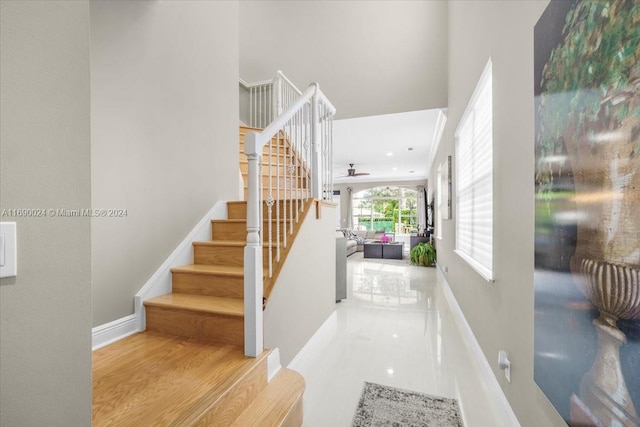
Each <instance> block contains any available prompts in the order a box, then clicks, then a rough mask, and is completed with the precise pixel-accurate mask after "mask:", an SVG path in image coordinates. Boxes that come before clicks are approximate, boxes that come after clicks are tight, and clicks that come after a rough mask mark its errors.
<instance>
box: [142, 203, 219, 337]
mask: <svg viewBox="0 0 640 427" xmlns="http://www.w3.org/2000/svg"><path fill="white" fill-rule="evenodd" d="M226 218H227V202H226V201H219V202H217V203H216V204H215V205H214V206H213V208H211V210H210V211H209V212H207V214H206V215H205V216H204V217H203V218H202V219H201V220H200V222H198V224H197V225H196V226H195V227H194V228H193V230H191V232H190V233H189V234H188V235H187V236H186V237H185V238H184V240H183V241H182V242H181V243H180V244H179V245H178V247H177V248H176V249H175V250H174V251H173V252H172V253H171V255H169V257H168V258H167V259H166V261H165V262H163V263H162V265H161V266H160V267H159V268H158V269H157V270H156V272H155V273H153V275H152V276H151V278H150V279H149V280H148V281H147V283H145V285H144V286H143V287H142V288H141V289H140V290H139V291H138V293H137V294H136V296H135V316H136V319H137V322H138V330H139V331H143V330H144V329H145V325H146V319H145V316H144V307H143V305H142V303H143V302H144V301H145V300H148V299H150V298H155V297H157V296H160V295H164V294H168V293H170V292H171V269H172V268H173V267H178V266H181V265H186V264H191V263H193V244H192V243H193V242H194V241H199V240H210V239H211V220H212V219H226Z"/></svg>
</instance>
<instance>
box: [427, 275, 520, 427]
mask: <svg viewBox="0 0 640 427" xmlns="http://www.w3.org/2000/svg"><path fill="white" fill-rule="evenodd" d="M436 265H437V268H436V271H437V275H438V278H439V280H440V283H442V291H443V293H444V296H445V298H446V299H447V303H448V304H449V307H450V308H451V314H452V315H453V319H454V321H455V322H456V324H457V325H458V329H459V330H460V332H461V333H462V338H463V339H464V341H465V342H466V343H467V344H468V345H469V348H470V350H471V353H472V355H473V357H474V358H475V359H476V360H477V361H478V367H479V370H480V372H479V373H480V376H481V377H482V378H483V380H484V383H485V384H486V385H487V386H488V387H489V390H490V391H491V393H490V394H491V395H492V396H493V397H494V398H495V399H496V400H497V401H498V403H499V405H498V406H499V409H500V410H502V411H503V413H502V415H503V417H504V418H505V419H508V420H510V424H509V425H512V426H514V427H520V422H519V421H518V418H516V414H515V413H514V412H513V409H512V408H511V405H509V401H508V400H507V397H506V396H505V395H504V391H502V387H500V383H498V380H497V379H496V377H495V375H494V374H493V370H492V369H491V365H489V361H488V360H487V358H486V357H485V355H484V352H483V351H482V348H481V347H480V344H479V343H478V340H477V339H476V336H475V335H474V334H473V331H472V330H471V326H469V323H468V322H467V319H466V318H465V317H464V313H463V312H462V309H461V308H460V305H458V301H457V300H456V297H455V296H454V295H453V292H452V291H451V287H450V286H449V282H447V279H446V277H445V275H444V274H443V273H442V270H441V269H440V265H438V264H436Z"/></svg>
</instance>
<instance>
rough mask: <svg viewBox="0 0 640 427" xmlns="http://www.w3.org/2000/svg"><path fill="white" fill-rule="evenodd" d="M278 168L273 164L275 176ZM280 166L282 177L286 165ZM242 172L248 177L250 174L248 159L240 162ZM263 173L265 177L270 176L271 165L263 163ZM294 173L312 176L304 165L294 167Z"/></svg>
mask: <svg viewBox="0 0 640 427" xmlns="http://www.w3.org/2000/svg"><path fill="white" fill-rule="evenodd" d="M277 166H278V164H277V163H273V164H272V173H273V174H275V172H276V168H277ZM279 166H280V169H281V171H280V174H281V175H282V174H283V171H284V170H283V168H284V167H285V166H286V165H283V164H282V162H281V163H280V165H279ZM240 172H241V173H242V175H243V176H246V175H247V173H248V172H249V167H248V163H247V160H246V159H244V160H241V161H240ZM261 172H262V175H263V176H264V175H268V174H269V165H268V163H263V164H262V168H261ZM287 172H288V171H287ZM293 173H294V174H297V176H305V173H306V174H307V176H310V174H309V173H308V172H307V171H306V169H305V168H304V166H302V165H298V166H294V169H293Z"/></svg>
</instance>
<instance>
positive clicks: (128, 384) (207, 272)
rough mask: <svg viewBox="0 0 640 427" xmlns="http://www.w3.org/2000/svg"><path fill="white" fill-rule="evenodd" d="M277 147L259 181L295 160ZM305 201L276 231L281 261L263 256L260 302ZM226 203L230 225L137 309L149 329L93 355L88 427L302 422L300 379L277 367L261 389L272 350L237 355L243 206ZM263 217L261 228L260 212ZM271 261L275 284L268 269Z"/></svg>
mask: <svg viewBox="0 0 640 427" xmlns="http://www.w3.org/2000/svg"><path fill="white" fill-rule="evenodd" d="M249 130H253V129H252V128H247V127H241V128H240V135H239V136H240V153H241V155H240V169H241V171H242V173H243V176H244V178H245V182H246V181H247V180H246V170H247V168H246V164H247V161H246V156H245V155H244V135H245V133H246V132H247V131H249ZM277 142H278V146H277V147H272V150H271V155H270V154H269V150H268V148H267V147H265V150H264V152H263V154H264V156H263V167H262V170H263V181H264V180H268V179H269V177H268V175H267V173H268V167H269V164H271V167H272V168H277V167H281V168H284V164H285V162H284V160H285V158H286V157H287V156H290V155H291V154H293V155H296V156H297V153H295V152H294V151H293V150H292V148H291V147H290V146H289V144H288V142H287V141H286V140H285V139H284V138H280V139H279V141H277ZM274 146H275V144H274ZM300 163H301V164H302V163H303V162H300ZM265 170H266V172H265ZM294 175H295V174H294ZM297 176H298V178H297V179H295V178H288V179H287V180H286V186H287V188H288V190H287V194H286V196H290V195H291V194H296V195H297V194H301V193H302V190H303V189H304V188H306V185H307V182H308V179H307V178H308V177H309V172H308V170H307V169H306V168H305V167H304V165H302V166H299V167H298V171H297ZM284 181H285V180H283V182H282V184H283V187H284V184H285V182H284ZM292 183H293V184H294V185H293V188H292V187H291V184H292ZM265 186H266V185H265ZM282 196H285V194H284V192H282V194H281V195H280V197H282ZM280 197H278V195H276V198H277V199H280ZM245 198H246V187H245ZM277 203H283V202H282V201H277ZM312 203H313V202H312V201H307V202H303V201H302V200H296V201H295V203H294V205H295V206H296V208H297V209H298V210H299V212H298V219H299V221H298V223H297V224H292V223H290V222H287V224H281V225H282V226H281V227H280V233H285V232H289V233H291V234H289V235H288V236H287V241H288V244H287V246H286V247H284V245H282V243H281V247H280V253H281V258H280V260H279V261H278V260H276V259H275V250H274V251H272V253H271V255H270V254H269V251H267V250H266V247H265V248H264V249H263V263H264V266H265V272H264V288H265V289H264V295H265V298H267V300H268V297H269V294H270V292H271V289H273V286H274V284H275V281H276V278H277V275H278V273H279V272H280V269H281V268H282V265H283V264H284V260H285V259H286V255H287V253H288V251H289V249H290V247H291V244H292V242H293V240H294V238H295V235H296V234H297V231H298V229H299V227H300V223H302V221H303V220H304V217H305V215H306V214H307V212H308V211H309V210H310V208H311V204H312ZM227 206H228V219H226V220H212V221H211V240H208V241H202V242H193V253H194V256H193V264H190V265H185V266H182V267H176V268H173V269H172V270H171V273H172V292H171V293H170V294H166V295H162V296H160V297H157V298H153V299H150V300H147V301H145V302H144V306H145V313H146V331H145V332H143V333H139V334H136V335H134V336H131V337H129V338H125V339H124V340H120V341H118V342H116V343H114V344H112V345H109V346H107V347H104V348H102V349H99V350H97V351H95V352H94V354H93V364H94V365H93V377H94V386H93V393H94V397H93V425H94V426H101V425H118V426H129V425H130V426H134V425H136V426H138V425H154V426H231V425H233V426H260V427H268V426H300V425H301V424H302V394H303V391H304V381H303V379H302V377H301V376H300V375H299V374H297V373H296V372H293V371H290V370H287V369H281V370H280V371H279V372H278V374H276V376H275V377H274V378H273V379H272V380H271V381H270V382H268V383H267V357H268V354H269V351H265V352H263V353H262V354H261V355H259V356H258V357H257V358H249V357H245V356H244V351H243V344H244V301H243V293H244V271H243V262H244V247H245V241H246V235H247V224H246V212H247V207H246V202H245V201H239V202H228V204H227ZM281 206H283V209H284V206H286V208H287V209H292V208H293V206H290V204H286V205H281ZM263 212H264V215H265V216H264V221H265V227H266V225H267V224H268V217H267V209H263ZM285 225H286V226H285ZM275 230H276V227H275V226H274V227H273V233H275V232H276V231H275ZM285 230H286V231H285ZM281 242H282V240H281ZM269 258H271V261H272V271H273V274H272V277H268V274H267V271H266V266H268V262H269Z"/></svg>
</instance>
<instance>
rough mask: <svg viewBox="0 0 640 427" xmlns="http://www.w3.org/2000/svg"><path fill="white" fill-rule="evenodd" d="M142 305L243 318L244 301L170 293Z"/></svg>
mask: <svg viewBox="0 0 640 427" xmlns="http://www.w3.org/2000/svg"><path fill="white" fill-rule="evenodd" d="M144 305H145V306H151V307H160V308H170V309H176V310H187V311H197V312H201V313H211V314H222V315H226V316H234V317H243V316H244V301H243V300H241V299H239V298H221V297H212V296H208V295H193V294H179V293H171V294H166V295H160V296H159V297H156V298H152V299H148V300H146V301H145V302H144Z"/></svg>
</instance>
